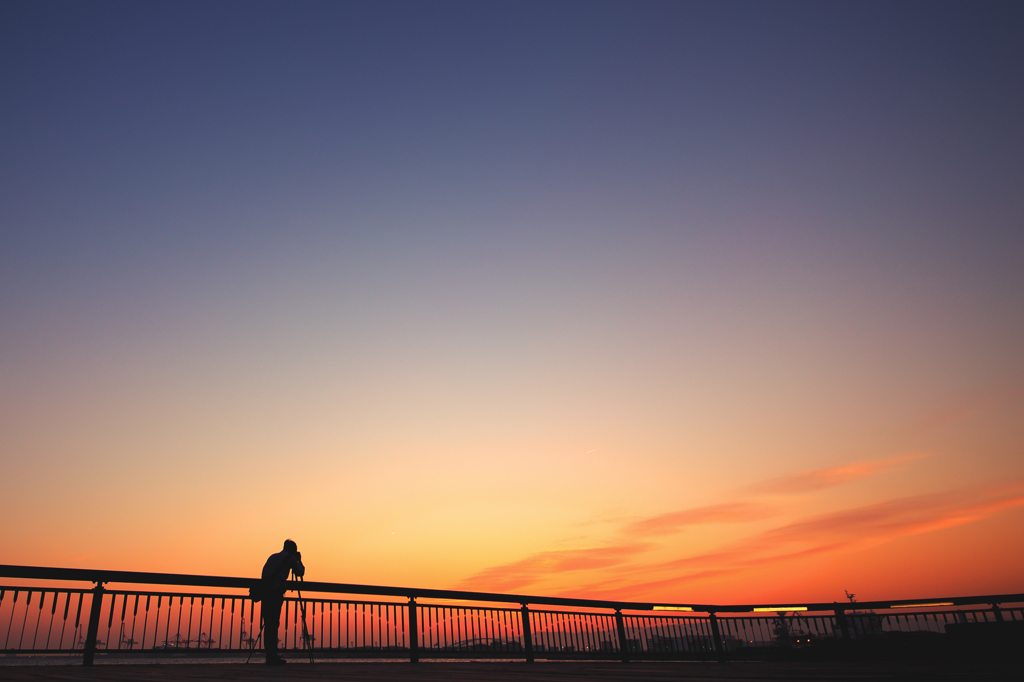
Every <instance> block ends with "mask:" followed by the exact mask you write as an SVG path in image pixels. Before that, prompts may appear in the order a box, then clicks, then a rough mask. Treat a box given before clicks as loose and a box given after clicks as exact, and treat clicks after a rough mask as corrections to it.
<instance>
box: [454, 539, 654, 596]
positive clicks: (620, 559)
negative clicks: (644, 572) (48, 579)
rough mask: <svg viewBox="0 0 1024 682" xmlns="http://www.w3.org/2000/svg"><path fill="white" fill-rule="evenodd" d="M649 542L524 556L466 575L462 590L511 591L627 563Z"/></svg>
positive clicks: (460, 585)
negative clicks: (572, 573)
mask: <svg viewBox="0 0 1024 682" xmlns="http://www.w3.org/2000/svg"><path fill="white" fill-rule="evenodd" d="M649 547H650V545H647V544H643V543H631V544H625V545H614V546H609V547H593V548H587V549H565V550H555V551H550V552H540V553H537V554H532V555H530V556H528V557H526V558H525V559H521V560H519V561H514V562H512V563H508V564H502V565H500V566H494V567H492V568H488V569H485V570H483V571H481V572H479V573H477V574H475V575H472V576H470V577H469V578H466V579H465V580H463V581H462V582H461V583H459V587H460V588H462V589H487V590H501V591H514V590H517V589H520V588H522V587H525V586H527V585H531V584H533V583H535V582H537V581H538V580H540V579H542V578H544V577H547V576H550V575H554V574H558V573H565V572H568V571H584V570H596V569H604V568H609V567H612V566H616V565H621V564H623V563H626V562H627V561H629V560H631V559H635V558H636V556H637V555H638V554H640V553H642V552H644V551H645V550H647V549H649Z"/></svg>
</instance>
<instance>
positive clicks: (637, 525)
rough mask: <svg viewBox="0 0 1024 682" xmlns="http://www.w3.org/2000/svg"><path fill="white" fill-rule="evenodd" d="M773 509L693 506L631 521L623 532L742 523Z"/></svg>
mask: <svg viewBox="0 0 1024 682" xmlns="http://www.w3.org/2000/svg"><path fill="white" fill-rule="evenodd" d="M774 513H775V512H774V510H771V509H768V508H766V507H764V506H762V505H759V504H752V503H750V502H730V503H726V504H714V505H710V506H707V507H694V508H693V509H683V510H681V511H676V512H670V513H668V514H659V515H658V516H652V517H650V518H647V519H643V520H641V521H636V522H634V523H631V524H630V525H629V526H627V527H626V529H625V532H626V533H627V534H629V535H645V536H651V535H665V534H668V533H674V532H676V531H678V530H679V529H681V528H685V527H686V526H694V525H697V524H701V523H742V522H744V521H753V520H755V519H757V518H764V517H765V516H767V515H771V514H774Z"/></svg>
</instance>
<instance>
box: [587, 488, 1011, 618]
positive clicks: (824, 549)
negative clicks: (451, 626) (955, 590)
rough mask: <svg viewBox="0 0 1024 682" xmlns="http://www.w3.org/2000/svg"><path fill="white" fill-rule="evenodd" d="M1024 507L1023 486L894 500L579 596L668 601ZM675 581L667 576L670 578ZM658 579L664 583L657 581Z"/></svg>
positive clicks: (615, 575)
mask: <svg viewBox="0 0 1024 682" xmlns="http://www.w3.org/2000/svg"><path fill="white" fill-rule="evenodd" d="M1018 506H1024V486H1019V485H1018V486H1011V487H1008V488H1004V489H989V490H981V491H977V490H975V491H952V492H947V493H943V494H933V495H917V496H910V497H904V498H899V499H895V500H888V501H886V502H881V503H877V504H871V505H864V506H861V507H854V508H852V509H846V510H843V511H839V512H835V513H830V514H823V515H819V516H816V517H812V518H809V519H806V520H802V521H798V522H794V523H789V524H786V525H783V526H778V527H776V528H773V529H771V530H768V531H765V532H763V533H758V534H756V535H753V536H751V537H749V538H745V539H743V540H740V541H738V542H735V543H733V544H731V545H729V546H728V547H726V548H724V549H722V550H719V551H715V552H709V553H702V554H697V555H693V556H688V557H681V558H679V559H674V560H671V561H664V562H657V563H646V564H639V563H637V564H630V565H624V566H621V567H620V569H619V570H616V571H614V572H612V573H610V574H607V575H603V576H601V580H598V581H595V582H593V583H591V584H589V585H585V586H583V587H582V588H581V589H580V590H579V591H578V592H577V593H578V594H583V595H587V596H593V597H607V598H622V599H642V598H659V595H661V596H660V598H662V599H665V598H668V597H667V596H666V595H670V594H671V592H672V591H673V590H675V589H676V588H680V587H684V586H686V585H687V584H691V583H694V582H698V581H701V580H707V579H710V578H718V577H723V576H727V575H730V574H737V573H740V572H743V571H749V570H756V569H758V568H764V567H766V566H769V565H775V564H780V563H786V562H791V561H798V560H804V559H807V558H809V557H812V556H818V555H823V554H830V553H835V552H846V551H852V550H856V549H862V548H865V547H870V546H872V545H877V544H879V543H884V542H889V541H892V540H895V539H897V538H900V537H906V536H910V535H920V534H922V533H927V532H931V531H935V530H941V529H944V528H951V527H954V526H958V525H963V524H966V523H972V522H974V521H979V520H982V519H985V518H989V517H991V516H994V515H995V514H998V513H999V512H1001V511H1003V510H1006V509H1009V508H1012V507H1018ZM666 574H668V575H666ZM653 576H664V577H660V578H658V579H656V580H650V579H645V578H650V577H653Z"/></svg>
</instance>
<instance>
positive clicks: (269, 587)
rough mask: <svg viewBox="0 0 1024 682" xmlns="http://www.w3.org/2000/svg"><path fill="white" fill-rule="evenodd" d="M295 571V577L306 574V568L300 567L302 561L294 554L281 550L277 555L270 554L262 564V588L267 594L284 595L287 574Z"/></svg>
mask: <svg viewBox="0 0 1024 682" xmlns="http://www.w3.org/2000/svg"><path fill="white" fill-rule="evenodd" d="M289 571H295V575H297V576H303V575H305V574H306V567H305V566H303V565H302V559H301V558H300V557H299V555H297V554H296V553H295V552H289V551H288V550H282V551H280V552H278V553H277V554H271V555H270V558H269V559H267V563H265V564H263V576H262V577H263V586H264V591H265V592H266V593H267V594H275V595H279V596H283V595H284V591H285V590H284V583H285V581H286V580H288V572H289Z"/></svg>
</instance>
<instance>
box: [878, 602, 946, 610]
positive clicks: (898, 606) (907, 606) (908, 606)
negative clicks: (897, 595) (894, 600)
mask: <svg viewBox="0 0 1024 682" xmlns="http://www.w3.org/2000/svg"><path fill="white" fill-rule="evenodd" d="M953 605H954V604H953V602H951V601H934V602H930V603H928V604H893V605H891V606H890V607H889V608H890V609H918V608H923V607H925V606H953Z"/></svg>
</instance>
